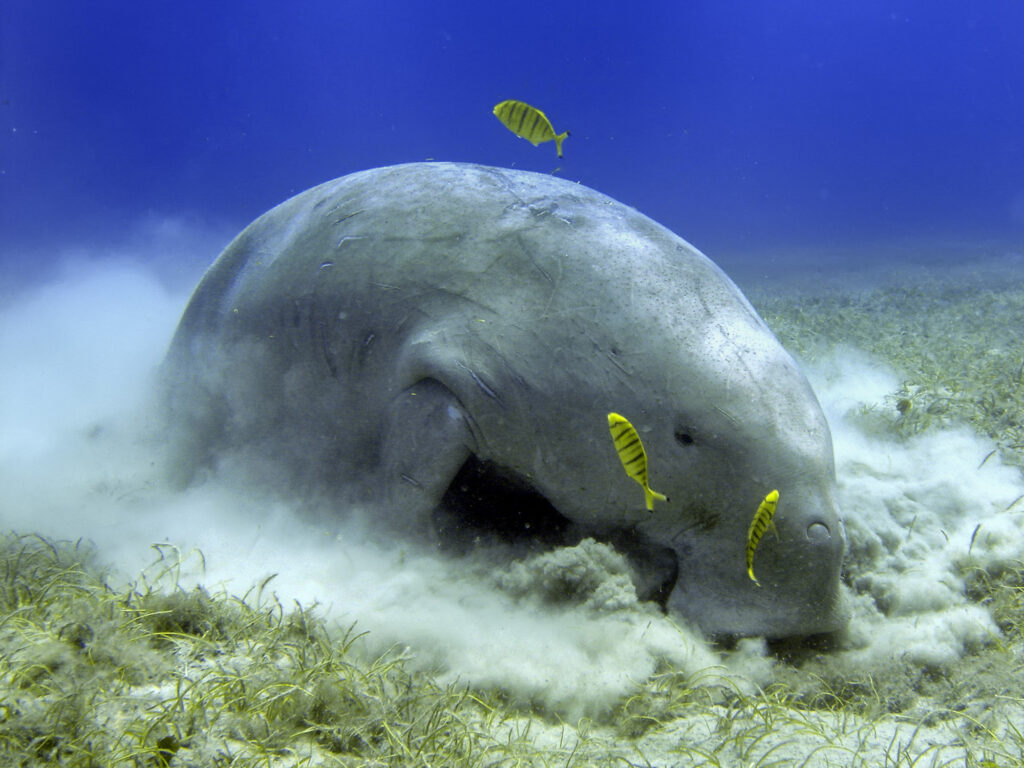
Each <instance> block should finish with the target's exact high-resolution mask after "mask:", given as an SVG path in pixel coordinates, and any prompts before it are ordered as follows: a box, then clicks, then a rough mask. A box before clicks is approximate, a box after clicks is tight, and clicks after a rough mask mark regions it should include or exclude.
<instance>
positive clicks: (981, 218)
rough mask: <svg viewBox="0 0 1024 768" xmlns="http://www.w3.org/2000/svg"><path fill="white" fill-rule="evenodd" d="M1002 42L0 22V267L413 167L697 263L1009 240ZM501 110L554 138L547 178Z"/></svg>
mask: <svg viewBox="0 0 1024 768" xmlns="http://www.w3.org/2000/svg"><path fill="white" fill-rule="evenodd" d="M1022 40H1024V3H1021V2H1019V0H985V2H977V1H976V0H974V1H972V2H967V1H959V2H958V1H952V0H950V1H947V2H944V1H943V0H918V1H917V2H910V1H905V2H882V1H881V0H856V1H854V0H849V1H847V0H806V1H803V2H796V1H790V2H785V1H783V0H779V1H778V2H762V1H759V0H689V1H687V0H677V1H676V2H651V3H643V2H630V3H625V2H616V3H612V2H595V1H594V0H589V1H588V2H585V3H569V2H543V3H541V2H532V1H530V2H526V1H522V0H520V1H519V2H515V3H499V2H485V1H484V0H473V1H472V2H443V1H442V0H434V1H432V2H426V1H422V2H421V1H419V0H417V1H415V2H414V1H412V0H406V1H405V2H397V1H396V0H352V1H351V2H311V1H309V0H306V1H303V0H291V1H290V2H281V3H273V2H259V0H247V1H246V2H239V0H230V1H229V2H210V1H206V2H180V1H179V2H164V1H163V0H131V1H127V0H125V1H124V2H112V1H109V0H108V1H106V2H104V1H99V2H96V1H92V2H72V1H70V0H69V1H68V2H47V1H46V0H5V1H4V3H3V4H2V6H0V174H2V175H0V258H3V259H5V260H6V263H7V264H8V265H10V264H11V260H12V259H17V258H22V259H25V258H36V256H30V254H37V253H38V252H39V251H40V249H45V248H51V247H55V246H61V245H66V244H67V243H71V242H92V241H97V242H103V241H109V242H116V241H117V239H118V237H120V236H121V234H122V233H124V232H126V231H128V230H130V229H131V228H132V227H133V226H135V225H136V224H137V222H138V221H139V220H141V219H143V218H145V217H147V216H150V217H153V216H156V217H162V216H175V217H179V216H180V217H185V218H186V219H188V220H192V221H197V222H207V223H210V224H211V225H214V226H217V227H223V228H224V229H225V231H234V230H236V229H239V228H241V227H242V226H244V225H245V224H246V223H248V221H249V220H251V219H253V218H254V217H256V216H257V215H259V214H260V213H262V212H263V211H264V210H266V209H268V208H269V207H271V206H273V205H274V204H276V203H278V202H280V201H281V200H283V199H284V198H286V197H288V196H289V195H291V194H293V193H296V192H299V191H301V190H303V189H305V188H307V187H309V186H312V185H314V184H317V183H319V182H321V181H324V180H327V179H329V178H333V177H336V176H340V175H343V174H345V173H348V172H350V171H354V170H359V169H363V168H368V167H373V166H379V165H384V164H388V163H396V162H405V161H413V160H423V159H426V158H435V159H444V160H466V161H474V162H481V163H488V164H495V165H504V166H515V167H519V168H526V169H532V170H538V171H544V172H547V171H552V170H554V169H555V168H556V167H560V170H559V171H558V172H559V173H560V174H561V175H562V176H564V177H565V178H568V179H572V180H579V181H581V182H583V183H584V184H587V185H589V186H592V187H595V188H597V189H599V190H601V191H603V192H606V193H608V194H610V195H612V196H613V197H616V198H618V199H620V200H622V201H624V202H627V203H629V204H631V205H634V206H636V207H638V208H639V209H641V210H642V211H644V212H645V213H647V214H649V215H651V216H652V217H654V218H655V219H658V220H659V221H661V222H662V223H664V224H666V225H667V226H669V227H670V228H672V229H674V230H676V231H677V232H678V233H679V234H681V235H683V236H684V237H685V238H687V239H689V240H691V241H692V242H694V243H695V244H696V245H697V246H699V247H701V248H702V249H703V250H705V251H706V252H707V253H709V255H711V256H712V257H713V258H716V259H721V258H723V257H724V258H727V257H728V255H729V254H736V253H741V252H757V251H758V250H759V249H772V248H787V247H804V246H812V247H815V248H821V249H829V248H837V247H848V246H858V245H863V244H872V243H877V242H882V241H890V240H894V239H920V240H921V241H922V242H928V241H941V240H942V239H943V238H949V239H958V240H960V241H964V242H971V241H979V242H980V241H999V242H1007V243H1011V244H1012V243H1015V242H1020V240H1021V238H1022V235H1024V146H1022V145H1024V44H1022ZM506 98H516V99H522V100H524V101H528V102H530V103H532V104H535V105H536V106H539V107H540V108H542V109H544V110H545V111H546V112H547V114H548V115H549V117H550V118H551V120H552V122H553V123H554V126H555V128H556V130H558V131H562V130H565V129H569V130H570V131H571V132H572V136H571V137H570V138H569V139H568V140H567V141H566V143H565V158H564V159H563V160H562V161H560V162H559V161H558V160H557V158H556V157H555V149H554V145H553V144H545V145H541V146H540V147H537V148H534V147H533V146H531V145H530V144H529V143H527V142H525V141H522V140H520V139H517V138H516V137H514V136H513V135H512V134H511V133H509V132H508V131H507V130H506V129H505V128H504V127H503V126H502V125H501V124H500V123H499V122H498V121H497V120H496V119H495V118H494V117H493V116H492V115H491V108H492V106H493V105H494V104H495V103H496V102H498V101H500V100H502V99H506ZM212 255H213V254H205V255H204V257H210V258H212Z"/></svg>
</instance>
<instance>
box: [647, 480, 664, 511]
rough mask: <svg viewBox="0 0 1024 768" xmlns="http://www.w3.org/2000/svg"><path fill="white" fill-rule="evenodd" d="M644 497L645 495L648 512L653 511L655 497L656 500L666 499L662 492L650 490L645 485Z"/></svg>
mask: <svg viewBox="0 0 1024 768" xmlns="http://www.w3.org/2000/svg"><path fill="white" fill-rule="evenodd" d="M644 497H645V499H646V501H647V511H648V512H653V511H654V500H655V499H657V500H658V501H668V496H666V495H665V494H663V493H658V492H657V491H652V490H651V489H650V488H648V487H647V486H644Z"/></svg>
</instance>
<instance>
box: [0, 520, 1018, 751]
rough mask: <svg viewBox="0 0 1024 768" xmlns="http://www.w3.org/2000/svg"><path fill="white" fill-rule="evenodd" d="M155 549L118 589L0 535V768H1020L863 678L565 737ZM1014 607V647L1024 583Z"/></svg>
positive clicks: (310, 615)
mask: <svg viewBox="0 0 1024 768" xmlns="http://www.w3.org/2000/svg"><path fill="white" fill-rule="evenodd" d="M156 550H157V555H158V557H157V559H156V561H155V562H154V563H153V565H152V566H150V568H149V569H147V571H146V572H145V573H144V574H142V576H140V578H139V580H137V581H135V582H133V583H131V584H128V585H126V586H124V587H122V588H114V587H111V586H110V585H109V584H108V583H107V582H106V581H105V580H104V577H103V575H102V570H101V568H100V567H99V564H98V562H97V560H96V556H95V554H94V553H93V552H92V551H91V550H90V548H89V547H87V546H85V545H83V544H81V543H80V542H78V543H72V542H54V541H48V540H45V539H42V538H40V537H37V536H16V535H11V534H9V535H6V536H4V537H2V538H0V611H2V615H3V619H2V622H0V649H2V655H0V759H2V761H3V764H4V765H8V766H30V765H31V766H36V765H62V766H108V765H134V766H157V767H162V766H168V767H169V766H357V765H358V766H556V765H557V766H573V765H575V766H604V765H608V766H612V765H616V766H621V765H631V766H643V765H703V766H731V765H751V766H754V765H757V766H769V765H804V766H817V765H823V766H824V765H834V766H840V765H843V766H907V767H908V768H909V767H910V766H923V765H928V766H937V765H957V766H963V765H966V766H979V768H980V767H982V766H1010V765H1020V764H1021V760H1024V733H1022V731H1021V730H1020V727H1019V726H1018V725H1014V724H1013V723H1009V724H1008V726H1007V727H1006V728H1004V729H1002V732H997V730H996V728H994V727H993V726H992V725H990V724H986V723H983V722H981V721H980V720H976V719H974V718H972V717H970V716H969V715H965V714H962V713H959V712H957V711H954V710H949V711H946V712H941V713H937V715H936V719H939V720H943V719H948V718H953V719H955V720H956V721H957V722H956V729H955V730H949V731H946V732H945V733H944V736H943V738H941V739H937V738H936V731H935V729H934V728H932V729H928V728H926V727H925V726H924V725H922V724H921V723H916V724H913V723H912V721H909V720H908V722H911V723H912V724H911V725H910V726H908V727H907V728H905V729H904V730H899V729H898V728H894V727H893V722H895V721H892V720H886V719H885V714H884V710H885V709H886V708H887V706H886V704H885V703H884V702H882V701H880V699H879V693H878V691H877V690H876V689H874V688H872V684H871V682H870V681H865V680H859V681H856V682H848V683H847V684H846V686H845V687H840V686H837V687H834V688H830V687H828V686H827V685H825V684H821V685H819V686H818V689H817V691H816V692H815V693H813V694H808V693H807V692H801V691H800V690H799V688H798V687H797V686H794V685H792V684H790V683H788V682H779V683H778V684H775V685H772V686H769V687H768V688H767V689H765V690H763V691H758V692H757V693H756V694H749V693H747V694H745V693H742V692H741V691H740V690H738V689H735V688H731V687H730V686H728V685H727V684H726V685H723V684H722V683H721V678H720V677H718V676H717V674H716V672H715V671H714V670H709V672H708V678H707V680H702V679H701V678H700V676H697V677H687V676H683V675H681V674H680V673H678V672H677V671H674V670H672V669H671V668H668V667H666V668H665V669H663V670H661V671H660V672H658V673H657V674H655V675H654V676H652V678H651V679H649V680H647V681H644V682H643V684H642V685H640V686H639V687H638V690H637V692H636V693H635V694H634V695H632V696H630V697H628V698H626V699H625V700H624V701H622V702H621V703H620V705H619V706H618V707H616V708H615V710H614V711H613V712H612V713H610V715H609V717H608V718H607V719H606V720H603V721H590V720H587V719H583V720H581V721H580V722H578V723H574V724H571V725H569V724H566V723H563V722H561V721H560V720H559V718H558V717H557V715H554V714H553V713H545V712H524V711H521V710H520V709H517V708H516V707H512V706H509V705H508V703H507V702H506V701H504V700H503V697H502V696H501V694H500V692H488V693H485V692H475V691H473V690H472V689H471V688H470V687H467V686H460V685H455V684H450V685H440V684H438V683H437V682H435V681H434V680H433V679H432V678H431V677H430V676H429V675H427V674H424V673H413V672H410V671H409V669H408V668H407V666H406V661H405V658H404V656H403V654H402V652H400V651H399V650H397V649H395V650H393V651H390V652H388V653H385V654H384V655H381V656H372V655H370V656H367V655H365V654H364V653H362V652H361V650H360V647H359V645H360V644H359V640H360V634H359V633H358V632H357V630H356V628H355V627H352V626H350V627H347V628H344V627H334V628H332V627H331V625H330V623H329V622H327V621H325V620H323V619H322V618H320V617H318V616H317V615H316V611H315V609H314V608H306V607H303V606H301V605H294V606H292V607H291V608H289V609H286V608H285V607H284V606H282V605H281V604H280V602H278V601H277V599H276V598H275V597H274V596H273V595H271V594H269V592H268V583H267V582H264V583H263V584H261V585H257V586H255V587H254V588H253V589H252V590H251V591H250V592H249V593H247V594H246V595H243V596H241V597H234V596H231V595H228V594H224V593H220V594H210V593H208V592H206V591H205V590H203V589H198V588H197V589H191V590H186V589H183V588H182V587H181V586H180V585H179V584H178V583H177V577H178V573H179V570H180V568H181V567H182V563H183V558H182V556H181V554H180V553H179V552H178V551H177V550H175V549H174V548H172V547H166V546H158V547H156ZM189 557H195V558H198V557H201V556H200V555H198V554H197V553H192V554H191V555H187V556H185V559H187V558H189ZM1017 576H1018V578H1022V577H1024V568H1022V571H1020V572H1018V574H1017ZM268 581H269V579H268ZM1004 599H1005V601H1006V604H1005V606H1004V610H1005V611H1006V612H1007V613H1008V614H1014V613H1015V614H1016V615H1017V617H1018V619H1017V624H1016V625H1015V628H1014V631H1016V632H1017V633H1018V636H1017V638H1016V642H1017V643H1018V644H1019V642H1020V639H1021V636H1020V633H1021V632H1022V631H1024V627H1022V625H1021V621H1020V618H1019V617H1020V615H1021V611H1022V609H1024V586H1020V585H1018V586H1017V587H1016V588H1014V589H1011V590H1009V591H1008V593H1007V596H1006V597H1005V598H1004ZM1019 648H1020V646H1019V645H1018V652H1019ZM794 674H795V673H794ZM794 679H795V678H794ZM797 685H799V683H798V684H797ZM1015 695H1016V699H1017V702H1018V703H1019V704H1020V705H1021V707H1020V711H1021V712H1024V697H1022V696H1021V692H1019V691H1018V692H1016V694H1015ZM872 708H874V709H875V711H871V710H872ZM879 710H881V711H879ZM965 755H966V758H965Z"/></svg>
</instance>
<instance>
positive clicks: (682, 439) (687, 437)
mask: <svg viewBox="0 0 1024 768" xmlns="http://www.w3.org/2000/svg"><path fill="white" fill-rule="evenodd" d="M675 438H676V442H677V443H679V444H680V445H693V435H691V434H690V433H689V432H687V431H686V430H685V429H682V428H680V429H676V431H675Z"/></svg>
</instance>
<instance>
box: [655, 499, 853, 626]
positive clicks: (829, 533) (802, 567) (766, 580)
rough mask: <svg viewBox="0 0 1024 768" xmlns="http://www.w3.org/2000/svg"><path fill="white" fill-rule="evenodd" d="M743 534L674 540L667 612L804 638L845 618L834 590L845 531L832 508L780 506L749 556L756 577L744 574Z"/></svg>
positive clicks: (702, 623)
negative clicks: (675, 566) (675, 568)
mask: <svg viewBox="0 0 1024 768" xmlns="http://www.w3.org/2000/svg"><path fill="white" fill-rule="evenodd" d="M783 498H785V497H783ZM736 533H737V534H738V533H739V532H738V530H737V531H736ZM745 534H746V531H744V532H743V534H742V536H743V540H742V541H739V542H738V544H736V545H735V546H729V547H728V548H724V547H722V546H721V542H722V541H723V539H721V538H718V539H716V538H713V535H714V534H708V535H706V536H705V535H700V536H694V537H690V538H688V539H686V540H684V541H677V545H676V554H677V556H678V558H679V563H680V569H679V577H678V580H677V582H676V585H675V588H674V589H673V590H672V592H671V594H670V595H669V599H668V608H669V610H670V611H674V612H678V613H680V614H682V615H685V616H688V617H692V619H693V620H694V621H695V623H697V624H698V626H699V627H700V628H701V630H702V631H704V632H706V633H707V634H710V635H733V636H753V635H756V636H765V637H769V638H784V637H794V636H809V635H816V634H824V633H829V632H835V631H837V630H839V629H841V628H842V627H843V626H844V625H845V624H846V622H847V621H848V618H849V616H848V610H847V608H846V606H845V605H844V604H843V600H842V593H841V590H840V571H841V567H842V560H843V555H844V553H845V549H846V534H845V531H844V528H843V524H842V520H841V519H840V517H839V514H838V513H837V511H836V509H835V508H834V506H832V505H830V504H809V505H807V507H806V508H801V507H800V506H799V505H797V504H794V503H790V504H789V505H788V506H787V507H782V506H781V504H780V514H779V516H778V517H777V518H776V520H775V531H774V532H772V531H769V532H768V533H766V534H765V535H764V537H763V538H762V539H761V541H760V542H759V544H758V546H757V549H756V551H755V554H754V559H753V570H754V573H755V576H756V578H757V582H756V583H755V581H753V580H752V579H751V578H750V576H749V574H748V573H747V567H746V562H745V545H746V540H745ZM728 538H729V539H732V540H733V541H736V540H737V539H738V538H739V536H738V535H737V536H732V537H728Z"/></svg>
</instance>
